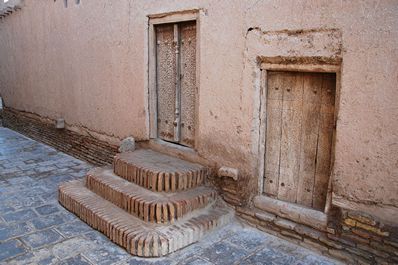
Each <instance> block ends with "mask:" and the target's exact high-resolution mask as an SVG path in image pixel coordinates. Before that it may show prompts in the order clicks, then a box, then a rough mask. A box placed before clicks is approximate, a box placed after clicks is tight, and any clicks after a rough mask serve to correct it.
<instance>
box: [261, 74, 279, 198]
mask: <svg viewBox="0 0 398 265" xmlns="http://www.w3.org/2000/svg"><path fill="white" fill-rule="evenodd" d="M282 80H283V78H282V75H281V74H280V73H279V72H269V73H268V81H267V82H268V85H267V88H268V89H267V102H266V108H267V117H266V142H265V145H266V147H265V165H264V169H265V174H264V176H265V179H264V187H263V188H264V193H265V194H267V195H270V196H277V195H278V181H279V161H280V146H281V138H280V136H281V130H282V99H283V89H282Z"/></svg>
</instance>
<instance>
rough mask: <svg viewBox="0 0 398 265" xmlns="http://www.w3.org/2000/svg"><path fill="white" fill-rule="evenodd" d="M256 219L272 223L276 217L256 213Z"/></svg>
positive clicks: (264, 213)
mask: <svg viewBox="0 0 398 265" xmlns="http://www.w3.org/2000/svg"><path fill="white" fill-rule="evenodd" d="M255 215H256V217H257V218H258V219H260V220H261V221H264V222H271V223H272V222H274V221H275V220H276V218H277V217H276V215H275V214H271V213H267V212H261V213H256V214H255Z"/></svg>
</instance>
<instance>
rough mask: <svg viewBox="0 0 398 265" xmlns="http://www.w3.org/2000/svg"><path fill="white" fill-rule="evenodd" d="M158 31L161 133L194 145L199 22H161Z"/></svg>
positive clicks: (159, 131)
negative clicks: (197, 24) (197, 31)
mask: <svg viewBox="0 0 398 265" xmlns="http://www.w3.org/2000/svg"><path fill="white" fill-rule="evenodd" d="M155 31H156V44H157V46H156V68H157V69H156V81H157V84H156V86H157V128H158V129H157V130H158V137H159V138H161V139H163V140H165V141H169V142H174V143H178V144H181V145H185V146H188V147H193V146H194V137H195V127H196V126H195V111H196V110H195V102H196V22H195V21H192V22H184V23H174V24H163V25H158V26H156V27H155Z"/></svg>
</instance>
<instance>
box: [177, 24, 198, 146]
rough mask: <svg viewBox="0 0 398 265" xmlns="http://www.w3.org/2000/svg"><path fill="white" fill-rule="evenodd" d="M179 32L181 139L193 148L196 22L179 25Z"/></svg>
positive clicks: (183, 143)
mask: <svg viewBox="0 0 398 265" xmlns="http://www.w3.org/2000/svg"><path fill="white" fill-rule="evenodd" d="M180 32H181V40H180V43H181V114H180V115H181V138H180V143H181V144H182V145H185V146H189V147H193V146H194V142H195V141H194V139H195V111H196V110H195V100H196V22H195V21H192V22H185V23H182V24H180Z"/></svg>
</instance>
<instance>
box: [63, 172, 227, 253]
mask: <svg viewBox="0 0 398 265" xmlns="http://www.w3.org/2000/svg"><path fill="white" fill-rule="evenodd" d="M59 201H60V203H61V204H62V205H63V206H64V207H65V208H66V209H68V210H69V211H71V212H73V213H75V214H76V215H77V216H79V217H80V218H81V219H82V220H83V221H85V222H86V223H87V224H89V225H90V226H92V227H93V228H94V229H97V230H99V231H101V232H102V233H104V234H105V235H106V236H108V237H109V238H110V239H111V240H112V241H113V242H115V243H116V244H118V245H120V246H121V247H123V248H125V249H126V250H127V251H128V252H129V253H131V254H133V255H137V256H142V257H159V256H164V255H167V254H169V253H172V252H174V251H176V250H178V249H181V248H183V247H185V246H188V245H190V244H192V243H194V242H196V241H198V240H199V239H200V238H201V237H202V236H203V235H204V234H205V233H206V232H208V231H210V230H212V229H214V228H216V227H219V226H222V225H224V224H226V223H228V222H229V221H230V220H231V218H232V217H233V210H232V209H230V208H228V207H227V206H226V205H225V203H223V202H222V201H221V200H217V202H216V203H215V204H214V205H213V206H212V207H211V208H209V209H202V210H198V211H197V215H196V216H191V217H190V218H184V219H182V220H179V221H177V222H175V223H174V224H167V225H166V224H153V223H147V222H144V221H142V220H141V219H138V218H136V217H134V216H132V215H130V214H129V213H127V212H126V211H124V210H122V209H120V208H119V207H117V206H115V205H114V204H112V203H111V202H109V201H107V200H105V199H103V198H102V197H100V196H98V195H97V194H95V193H94V192H92V191H90V190H89V189H87V188H86V187H85V184H84V182H83V181H81V180H79V181H72V182H67V183H64V184H62V185H61V186H60V187H59Z"/></svg>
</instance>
